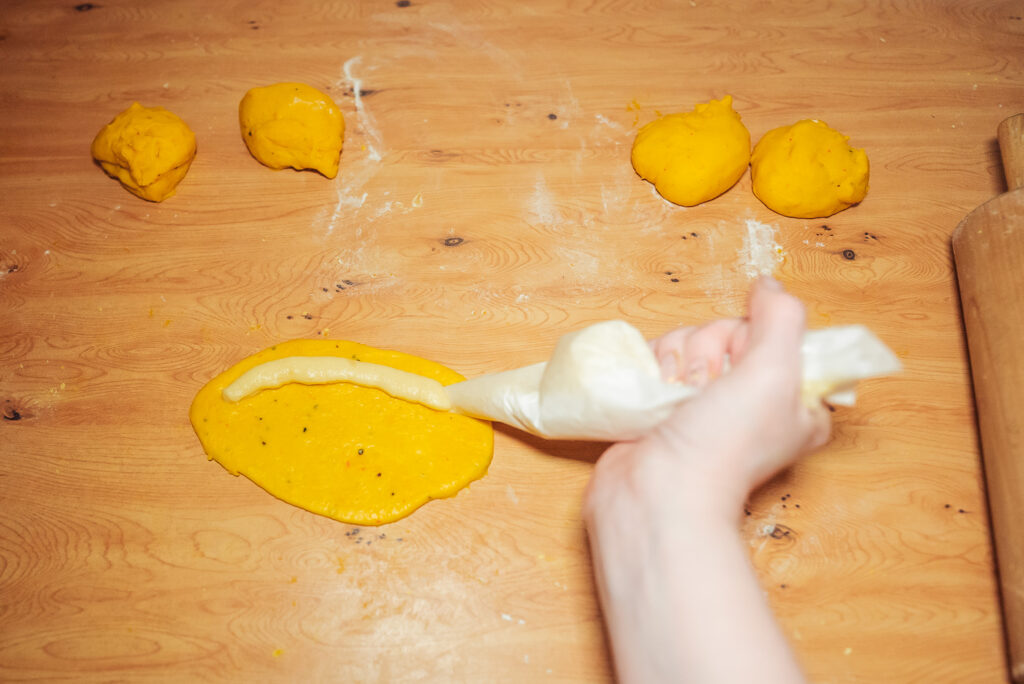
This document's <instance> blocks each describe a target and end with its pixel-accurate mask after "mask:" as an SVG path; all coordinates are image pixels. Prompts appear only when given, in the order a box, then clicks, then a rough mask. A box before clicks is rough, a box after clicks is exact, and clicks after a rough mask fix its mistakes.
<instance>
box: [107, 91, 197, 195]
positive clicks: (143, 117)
mask: <svg viewBox="0 0 1024 684" xmlns="http://www.w3.org/2000/svg"><path fill="white" fill-rule="evenodd" d="M91 151H92V156H93V159H95V160H96V161H97V162H98V163H99V165H100V166H101V167H102V168H103V170H104V171H106V173H107V175H108V176H110V177H111V178H116V179H117V180H119V181H121V185H123V186H124V188H125V189H126V190H128V192H130V193H132V194H134V195H137V196H139V197H141V198H142V199H144V200H149V201H150V202H162V201H164V200H165V199H167V198H168V197H170V196H171V195H173V194H174V191H175V189H176V188H177V187H178V183H180V182H181V179H183V178H184V177H185V174H186V173H188V169H189V167H190V166H191V165H192V160H193V159H195V156H196V136H195V133H193V132H192V129H190V128H189V127H188V125H187V124H186V123H185V122H184V121H182V120H181V118H180V117H178V116H177V115H176V114H174V113H173V112H169V111H167V110H166V109H164V108H163V107H143V106H142V105H140V104H139V103H138V102H133V103H132V105H131V106H130V107H129V108H128V109H126V110H124V111H123V112H121V113H120V114H118V115H117V116H116V117H114V119H113V120H112V121H111V122H110V123H108V124H107V125H106V126H104V127H103V128H102V129H100V132H99V133H97V134H96V137H95V138H94V139H93V141H92V150H91Z"/></svg>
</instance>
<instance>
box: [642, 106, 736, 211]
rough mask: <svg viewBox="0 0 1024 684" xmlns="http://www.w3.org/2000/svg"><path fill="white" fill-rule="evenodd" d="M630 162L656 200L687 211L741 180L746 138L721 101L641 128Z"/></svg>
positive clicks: (729, 110)
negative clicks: (671, 203) (652, 186)
mask: <svg viewBox="0 0 1024 684" xmlns="http://www.w3.org/2000/svg"><path fill="white" fill-rule="evenodd" d="M631 160H632V162H633V168H634V169H635V170H636V172H637V173H638V174H639V175H640V177H641V178H643V179H644V180H647V181H650V182H651V183H654V187H655V189H656V190H657V191H658V194H660V195H661V196H662V197H664V198H665V199H667V200H668V201H670V202H674V203H675V204H681V205H683V206H686V207H692V206H694V205H697V204H700V203H701V202H707V201H708V200H710V199H714V198H715V197H718V196H719V195H721V194H722V193H723V192H725V191H726V190H728V189H729V188H731V187H732V186H733V185H735V184H736V181H738V180H739V179H740V177H742V176H743V173H744V172H745V171H746V170H747V165H748V164H749V163H750V132H749V131H747V128H746V126H744V125H743V122H742V121H740V115H739V114H737V113H736V112H735V111H733V108H732V96H731V95H726V96H725V97H723V98H722V99H721V100H711V101H710V102H705V103H701V104H698V105H697V106H696V107H694V109H693V111H692V112H685V113H681V114H668V115H667V116H663V117H661V118H660V119H658V120H656V121H652V122H651V123H649V124H647V125H646V126H644V127H643V128H641V129H640V132H639V133H638V134H637V136H636V140H635V141H634V142H633V153H632V155H631Z"/></svg>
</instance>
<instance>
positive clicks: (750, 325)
mask: <svg viewBox="0 0 1024 684" xmlns="http://www.w3.org/2000/svg"><path fill="white" fill-rule="evenodd" d="M804 323H805V314H804V308H803V305H802V304H801V303H800V301H799V300H797V299H796V298H795V297H793V296H792V295H789V294H787V293H786V292H785V291H784V290H783V289H782V286H781V285H779V283H778V282H777V281H775V280H773V279H771V278H762V279H760V280H758V281H757V282H756V283H755V284H754V286H753V288H752V289H751V294H750V303H749V315H748V317H747V318H745V319H723V320H719V321H715V322H713V323H709V324H707V325H704V326H700V327H689V328H680V329H678V330H674V331H672V332H670V333H668V334H666V335H664V336H663V337H661V338H659V339H657V340H655V341H654V342H652V348H653V350H654V353H655V356H656V357H657V358H658V360H659V363H660V365H661V368H662V372H663V375H664V377H665V378H666V379H668V380H678V381H680V382H684V383H687V384H691V385H696V386H700V387H702V388H703V389H702V392H701V393H700V394H699V395H697V396H696V397H694V398H693V399H691V400H689V401H686V402H683V403H682V404H681V405H680V406H679V407H678V408H677V409H676V410H675V411H674V412H673V414H672V415H671V416H670V417H669V418H668V419H667V420H666V421H665V422H663V423H662V424H661V425H659V426H658V427H657V428H655V429H654V430H653V431H652V432H651V433H649V434H648V435H646V436H645V437H643V438H642V439H640V440H637V441H634V442H624V443H620V444H617V445H615V446H613V447H612V448H611V449H609V450H608V452H607V453H606V454H605V455H604V456H603V457H602V458H601V460H600V461H599V462H598V464H597V467H596V469H595V473H594V477H593V480H592V482H591V487H590V495H588V499H590V498H591V497H592V496H598V497H600V492H601V489H602V488H603V486H605V485H606V484H607V486H609V487H619V486H620V483H621V482H622V481H623V479H626V480H627V481H631V482H632V486H633V487H635V488H638V493H641V494H643V497H642V498H648V497H655V496H667V497H668V498H669V499H670V500H671V499H677V498H678V497H679V494H680V493H681V492H688V493H690V494H692V495H694V496H697V497H700V498H702V499H704V500H706V501H704V502H703V503H706V504H707V505H714V506H720V507H725V508H726V509H727V512H731V513H735V514H738V512H739V510H740V507H741V506H742V503H743V501H744V500H745V499H746V497H747V495H748V494H749V492H750V491H751V490H752V489H754V488H756V487H757V486H759V485H760V484H762V483H763V482H764V481H765V480H767V479H768V478H769V477H771V476H772V475H773V474H775V473H776V472H778V471H779V470H780V469H782V468H783V467H785V466H787V465H789V464H790V463H791V462H792V461H794V460H795V459H796V458H797V457H799V456H800V455H802V454H804V453H806V452H808V451H811V450H813V449H815V448H817V447H820V446H821V445H823V444H824V443H825V442H826V441H827V439H828V435H829V430H830V420H829V415H828V412H827V411H826V410H825V408H824V407H823V406H821V405H819V406H816V407H809V406H807V405H805V404H804V403H803V400H802V397H801V380H800V344H801V340H802V338H803V333H804ZM595 490H596V491H595ZM673 492H674V493H673Z"/></svg>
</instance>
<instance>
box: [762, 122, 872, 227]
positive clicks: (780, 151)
mask: <svg viewBox="0 0 1024 684" xmlns="http://www.w3.org/2000/svg"><path fill="white" fill-rule="evenodd" d="M848 140H849V138H848V137H847V136H844V135H843V134H842V133H840V132H839V131H837V130H835V129H833V128H830V127H829V126H828V124H826V123H825V122H823V121H817V120H813V119H805V120H803V121H798V122H796V123H795V124H793V125H792V126H782V127H780V128H776V129H774V130H771V131H768V132H767V133H765V134H764V136H763V137H762V138H761V140H759V141H758V143H757V145H756V146H754V152H753V154H752V155H751V158H750V177H751V184H752V187H753V190H754V194H755V195H756V196H757V198H758V199H759V200H761V201H762V202H764V204H765V206H767V207H768V208H769V209H771V210H772V211H774V212H776V213H779V214H782V215H783V216H792V217H794V218H824V217H826V216H831V215H832V214H835V213H837V212H840V211H842V210H843V209H846V208H848V207H851V206H853V205H854V204H857V203H858V202H860V201H861V200H863V199H864V197H865V196H866V195H867V194H868V175H869V172H868V156H867V154H865V153H864V150H861V149H857V148H854V147H850V145H849V143H848V142H847V141H848Z"/></svg>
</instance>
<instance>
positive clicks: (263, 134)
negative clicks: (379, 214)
mask: <svg viewBox="0 0 1024 684" xmlns="http://www.w3.org/2000/svg"><path fill="white" fill-rule="evenodd" d="M238 122H239V125H240V126H241V129H242V140H244V141H245V145H246V147H248V148H249V152H250V153H251V154H252V156H253V157H255V158H256V159H257V160H258V161H259V162H260V163H261V164H263V165H265V166H269V167H270V168H272V169H284V168H288V167H291V168H294V169H314V170H316V171H319V172H320V173H322V174H323V175H324V176H326V177H328V178H334V177H335V176H337V175H338V163H339V160H340V157H341V148H342V144H343V142H344V137H345V118H344V117H343V116H342V114H341V110H340V109H338V106H337V105H336V104H335V103H334V100H332V99H331V97H330V96H329V95H327V94H326V93H324V92H322V91H320V90H317V89H316V88H314V87H312V86H309V85H306V84H305V83H275V84H273V85H268V86H263V87H260V88H253V89H252V90H250V91H249V92H247V93H246V94H245V97H243V98H242V101H241V102H240V103H239V105H238Z"/></svg>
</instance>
